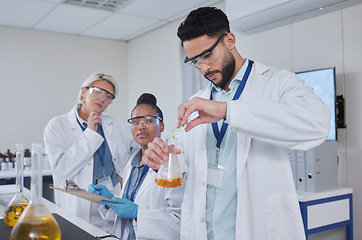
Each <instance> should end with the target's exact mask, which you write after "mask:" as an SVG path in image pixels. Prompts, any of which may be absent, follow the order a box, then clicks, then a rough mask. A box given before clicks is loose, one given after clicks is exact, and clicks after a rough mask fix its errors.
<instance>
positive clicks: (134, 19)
mask: <svg viewBox="0 0 362 240" xmlns="http://www.w3.org/2000/svg"><path fill="white" fill-rule="evenodd" d="M71 1H73V3H65V0H0V25H3V26H10V27H20V28H25V29H34V30H41V31H50V32H58V33H66V34H74V35H80V36H87V37H97V38H105V39H112V40H119V41H128V40H131V39H132V38H135V37H137V36H140V35H142V34H144V33H146V32H148V31H150V30H153V29H156V28H158V27H161V26H163V25H165V24H168V23H170V22H172V21H175V20H177V19H179V18H183V17H185V16H186V15H187V14H188V13H189V12H190V11H191V10H192V9H195V8H197V7H200V6H210V5H214V4H215V3H217V2H220V0H71ZM105 2H108V3H106V4H104V3H105ZM86 3H89V4H91V5H92V7H89V6H85V5H84V4H86ZM101 5H103V6H105V7H107V8H109V7H115V10H104V9H100V6H101Z"/></svg>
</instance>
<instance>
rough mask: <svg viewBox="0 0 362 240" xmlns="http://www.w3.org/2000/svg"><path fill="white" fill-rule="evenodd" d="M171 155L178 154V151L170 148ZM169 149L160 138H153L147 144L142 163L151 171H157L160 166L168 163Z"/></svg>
mask: <svg viewBox="0 0 362 240" xmlns="http://www.w3.org/2000/svg"><path fill="white" fill-rule="evenodd" d="M172 149H173V150H172V151H173V153H175V154H180V153H181V151H180V149H177V148H172ZM169 151H170V148H169V146H168V145H167V143H165V142H164V141H163V140H162V139H161V138H159V137H155V138H154V139H153V141H152V142H149V143H148V148H147V150H146V151H145V154H144V156H143V157H142V160H143V162H144V163H145V164H146V165H147V166H149V167H150V168H152V169H159V168H160V166H161V164H164V163H165V162H166V161H168V154H169Z"/></svg>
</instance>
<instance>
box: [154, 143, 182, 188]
mask: <svg viewBox="0 0 362 240" xmlns="http://www.w3.org/2000/svg"><path fill="white" fill-rule="evenodd" d="M165 140H166V143H167V144H168V145H169V155H168V161H167V162H166V163H165V164H162V165H161V167H160V169H159V170H158V172H157V176H156V183H157V185H159V186H160V187H167V188H173V187H178V186H180V185H181V184H182V176H181V170H180V164H179V162H178V158H177V155H176V154H175V153H174V152H173V149H174V148H175V147H176V143H177V138H176V137H175V136H172V137H171V138H170V139H167V138H166V139H165Z"/></svg>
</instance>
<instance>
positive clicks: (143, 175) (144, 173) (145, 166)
mask: <svg viewBox="0 0 362 240" xmlns="http://www.w3.org/2000/svg"><path fill="white" fill-rule="evenodd" d="M148 169H149V167H148V166H147V165H146V164H145V165H144V166H143V170H142V173H141V177H140V179H139V181H138V183H137V186H136V187H135V189H133V191H132V193H131V197H130V198H128V191H129V186H130V185H131V179H132V171H131V174H130V175H129V178H128V183H127V188H126V198H127V199H129V200H131V201H132V202H133V201H134V196H135V194H136V191H137V189H138V188H139V186H140V183H141V182H142V179H143V178H144V177H145V175H146V173H147V172H148Z"/></svg>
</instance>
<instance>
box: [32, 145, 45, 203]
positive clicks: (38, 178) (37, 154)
mask: <svg viewBox="0 0 362 240" xmlns="http://www.w3.org/2000/svg"><path fill="white" fill-rule="evenodd" d="M42 156H43V154H42V148H41V144H33V151H32V153H31V163H32V172H31V202H30V203H33V204H34V203H35V204H36V203H42V192H43V175H42Z"/></svg>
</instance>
